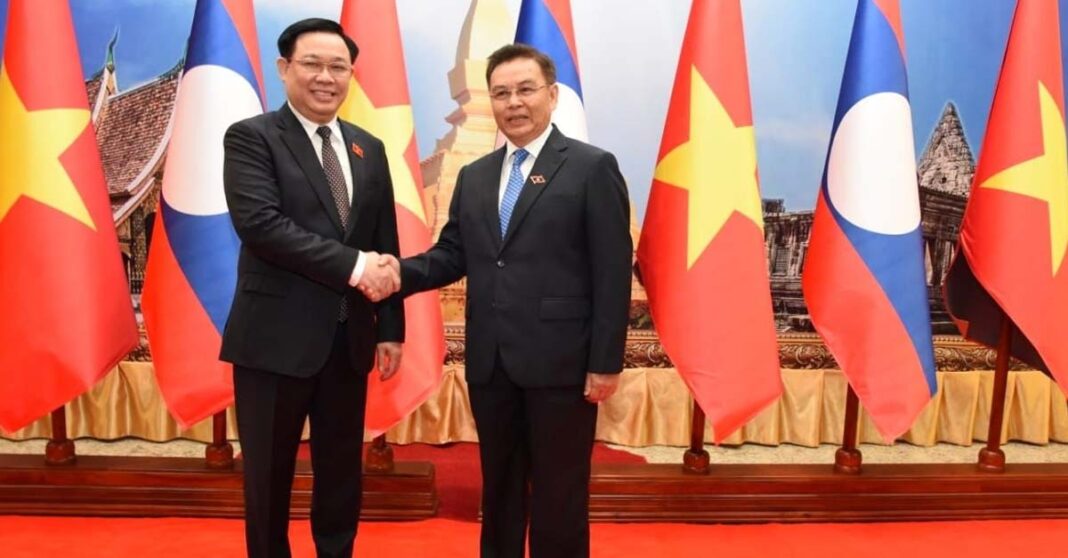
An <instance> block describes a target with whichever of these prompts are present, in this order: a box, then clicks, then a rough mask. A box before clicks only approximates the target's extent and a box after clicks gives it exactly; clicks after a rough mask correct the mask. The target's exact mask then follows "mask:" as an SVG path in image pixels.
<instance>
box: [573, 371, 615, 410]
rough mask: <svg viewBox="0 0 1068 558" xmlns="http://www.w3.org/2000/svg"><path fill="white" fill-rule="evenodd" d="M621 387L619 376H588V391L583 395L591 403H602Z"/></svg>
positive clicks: (591, 374) (592, 374)
mask: <svg viewBox="0 0 1068 558" xmlns="http://www.w3.org/2000/svg"><path fill="white" fill-rule="evenodd" d="M617 387H619V374H594V373H593V372H590V373H588V374H586V389H585V390H584V391H583V392H582V395H584V396H585V397H586V401H589V402H590V403H600V402H602V401H604V400H605V399H608V398H609V397H612V394H613V393H615V392H616V388H617Z"/></svg>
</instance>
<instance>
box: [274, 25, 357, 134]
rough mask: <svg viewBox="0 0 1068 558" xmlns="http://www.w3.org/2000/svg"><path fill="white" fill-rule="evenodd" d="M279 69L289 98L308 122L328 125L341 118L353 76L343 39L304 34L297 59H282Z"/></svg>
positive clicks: (295, 52) (280, 59)
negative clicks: (342, 104) (340, 114)
mask: <svg viewBox="0 0 1068 558" xmlns="http://www.w3.org/2000/svg"><path fill="white" fill-rule="evenodd" d="M276 66H277V67H278V76H279V77H280V78H282V82H283V83H284V84H285V88H286V98H288V99H289V102H290V103H292V104H293V107H294V108H296V109H297V111H298V112H300V113H301V114H302V115H303V116H304V117H305V118H307V119H309V120H311V121H313V122H315V123H317V124H326V123H328V122H330V121H331V120H333V119H334V118H336V117H337V111H338V108H339V107H340V106H341V103H342V102H343V101H344V100H345V96H346V95H348V93H349V77H350V76H351V75H352V64H351V62H350V61H349V50H348V48H347V47H346V46H345V41H344V40H342V38H341V37H340V36H338V35H336V34H334V33H321V32H312V33H304V34H303V35H301V36H299V37H297V43H296V45H295V46H294V48H293V56H291V57H290V59H289V60H286V59H285V58H279V59H278V61H277V62H276Z"/></svg>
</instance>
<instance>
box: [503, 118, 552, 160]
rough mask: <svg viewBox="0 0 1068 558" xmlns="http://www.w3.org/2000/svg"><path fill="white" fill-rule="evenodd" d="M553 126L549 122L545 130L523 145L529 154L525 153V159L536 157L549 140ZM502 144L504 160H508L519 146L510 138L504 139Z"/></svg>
mask: <svg viewBox="0 0 1068 558" xmlns="http://www.w3.org/2000/svg"><path fill="white" fill-rule="evenodd" d="M553 128H554V126H553V125H552V124H549V125H548V126H546V127H545V131H544V132H542V133H541V135H540V136H538V137H536V138H534V139H533V140H531V142H530V143H528V144H526V145H525V146H523V149H526V150H527V153H529V155H527V159H529V160H531V161H533V160H535V159H537V158H538V154H539V153H541V149H542V148H543V147H545V142H547V141H549V134H551V133H553ZM504 145H505V151H504V160H505V161H509V160H511V157H512V154H513V153H515V152H516V150H517V149H519V148H518V147H516V145H515V144H514V143H512V140H510V139H505V141H504Z"/></svg>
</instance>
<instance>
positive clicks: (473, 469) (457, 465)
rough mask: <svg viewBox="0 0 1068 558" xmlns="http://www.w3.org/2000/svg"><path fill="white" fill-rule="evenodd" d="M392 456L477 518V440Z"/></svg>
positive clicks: (303, 452) (623, 455) (596, 452)
mask: <svg viewBox="0 0 1068 558" xmlns="http://www.w3.org/2000/svg"><path fill="white" fill-rule="evenodd" d="M681 454H682V450H679V455H680V456H681ZM310 455H311V452H310V450H309V448H308V445H307V444H301V447H300V453H299V454H298V457H299V458H301V459H308V458H309V456H310ZM393 459H394V460H395V461H429V462H431V463H433V464H434V474H435V475H437V487H438V501H439V502H440V504H439V507H438V517H440V518H445V519H463V520H468V521H475V520H477V519H478V506H479V499H480V498H481V488H480V487H481V486H482V473H481V471H480V470H479V468H478V444H468V443H457V444H446V445H442V446H433V445H428V444H408V445H404V446H401V445H394V446H393ZM593 462H594V463H645V459H643V458H641V457H639V456H637V455H634V454H631V453H627V452H624V451H618V450H614V449H610V448H608V447H607V446H605V445H604V444H600V443H598V444H595V445H594V446H593ZM0 556H2V553H0Z"/></svg>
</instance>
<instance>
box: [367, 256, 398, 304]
mask: <svg viewBox="0 0 1068 558" xmlns="http://www.w3.org/2000/svg"><path fill="white" fill-rule="evenodd" d="M363 255H364V257H366V258H367V264H366V265H364V267H363V275H361V276H360V281H359V282H358V283H357V284H356V288H357V289H359V290H360V292H361V293H363V296H365V297H367V298H368V300H370V301H371V302H378V301H380V300H382V299H384V298H386V297H388V296H390V295H392V294H393V293H395V292H397V291H399V290H400V284H401V281H400V261H399V260H397V258H396V256H394V255H393V254H379V253H378V252H364V253H363Z"/></svg>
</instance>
